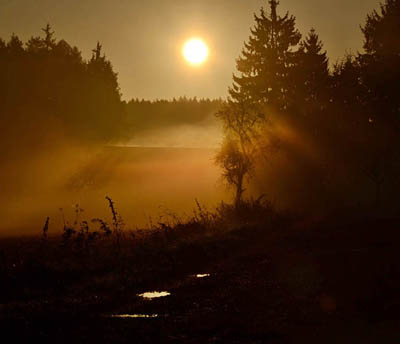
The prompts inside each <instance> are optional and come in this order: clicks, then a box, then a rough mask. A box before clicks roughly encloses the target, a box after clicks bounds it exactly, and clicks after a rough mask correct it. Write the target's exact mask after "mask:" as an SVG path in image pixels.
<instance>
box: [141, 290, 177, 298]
mask: <svg viewBox="0 0 400 344" xmlns="http://www.w3.org/2000/svg"><path fill="white" fill-rule="evenodd" d="M168 295H171V293H168V292H167V291H150V292H147V293H143V294H139V295H138V296H140V297H143V298H144V299H150V300H151V299H156V298H158V297H165V296H168Z"/></svg>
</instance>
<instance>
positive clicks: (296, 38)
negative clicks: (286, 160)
mask: <svg viewBox="0 0 400 344" xmlns="http://www.w3.org/2000/svg"><path fill="white" fill-rule="evenodd" d="M278 4H279V2H278V1H276V0H270V1H269V5H270V13H268V14H267V13H266V12H265V10H264V9H263V8H262V9H261V11H260V15H259V16H257V15H254V19H255V22H256V24H255V26H254V28H252V29H251V35H250V37H249V40H248V42H245V45H244V48H243V51H242V55H241V56H240V57H239V58H238V60H237V71H238V73H239V75H234V77H233V80H234V83H233V86H232V87H231V88H230V90H229V93H230V96H231V97H232V99H233V100H239V99H243V98H244V97H245V98H247V99H251V101H252V102H260V103H262V104H263V105H268V106H270V107H272V108H273V109H275V110H278V111H288V110H289V108H290V107H291V106H292V105H293V98H294V94H295V87H294V86H295V84H294V82H293V81H294V79H293V77H294V69H295V65H296V61H297V60H296V54H297V52H296V47H297V45H298V43H299V42H300V39H301V35H300V33H299V31H298V30H297V29H296V28H295V17H293V16H289V14H288V13H286V14H285V15H284V16H283V17H281V16H279V15H278V14H277V6H278Z"/></svg>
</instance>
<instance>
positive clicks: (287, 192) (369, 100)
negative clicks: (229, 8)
mask: <svg viewBox="0 0 400 344" xmlns="http://www.w3.org/2000/svg"><path fill="white" fill-rule="evenodd" d="M278 5H279V3H278V2H277V1H276V0H270V1H269V2H268V8H267V9H261V11H260V12H259V13H258V14H255V16H254V19H255V24H254V26H253V27H252V28H251V32H250V37H249V40H248V41H247V42H246V43H245V45H244V47H243V51H242V54H241V55H240V56H239V58H238V59H237V71H236V73H235V74H234V80H233V84H232V86H231V87H230V88H229V96H228V98H227V99H226V100H223V101H222V100H197V99H186V98H180V99H177V100H171V101H165V100H159V101H152V102H150V101H145V100H132V101H130V102H128V103H126V102H124V101H122V100H121V93H120V89H119V85H118V80H117V74H116V73H115V72H114V70H113V67H112V64H111V62H110V61H109V60H108V59H107V58H106V56H105V55H104V53H103V51H102V46H101V45H100V44H99V43H98V44H97V46H96V47H95V48H94V50H93V53H92V57H91V58H90V59H89V60H88V61H86V60H84V59H83V58H82V56H81V52H80V51H79V50H78V48H76V47H72V46H71V45H69V44H68V43H67V42H66V41H64V40H56V38H55V36H54V33H53V31H52V29H51V27H50V26H49V25H48V26H47V27H46V28H44V29H43V34H42V36H40V37H32V38H31V39H29V40H28V41H27V42H26V43H23V42H22V41H21V40H20V39H19V38H18V37H17V36H16V35H12V37H11V38H10V39H9V40H8V41H7V42H6V41H4V40H0V112H1V116H2V117H1V122H2V133H1V134H2V145H1V146H0V156H1V159H2V160H3V161H4V159H5V161H8V162H10V161H12V160H14V159H18V158H20V157H21V156H23V154H30V155H31V154H33V152H35V149H36V148H37V151H40V149H42V148H43V147H45V146H46V145H49V144H51V145H56V144H57V142H58V141H63V140H65V139H70V140H74V141H78V142H81V143H82V144H85V143H88V144H93V143H96V144H99V143H101V144H106V143H110V142H113V141H118V142H121V141H123V140H125V139H129V138H130V137H131V136H132V134H134V133H135V132H138V131H141V130H148V129H154V128H155V127H157V126H158V127H165V126H173V125H177V124H200V125H201V124H202V123H204V122H205V121H207V120H208V119H209V118H212V114H213V113H216V114H217V117H218V118H219V119H220V120H221V123H222V124H223V125H224V129H225V140H224V144H223V146H222V147H221V150H220V151H219V153H218V155H217V157H216V161H217V163H218V164H219V166H220V167H221V169H222V173H223V177H224V179H225V181H226V182H227V183H228V184H229V185H230V186H232V187H233V189H234V190H235V193H236V203H237V204H240V203H241V202H242V200H243V197H244V196H245V191H246V190H248V193H249V194H251V193H253V194H256V195H260V194H261V193H265V194H266V195H267V197H269V198H278V199H279V198H282V199H285V200H286V203H287V204H290V203H293V204H296V205H300V206H301V207H307V206H310V207H311V208H313V209H316V208H324V207H325V208H330V207H332V206H339V205H340V206H343V207H347V206H348V207H361V208H362V207H366V206H367V205H368V206H372V207H373V208H374V209H377V208H379V209H383V208H384V207H383V206H384V205H385V209H389V208H390V207H389V206H388V204H390V205H391V207H392V208H393V209H394V210H397V209H398V195H399V192H400V179H399V177H400V155H399V154H400V136H399V129H400V96H399V95H400V82H399V80H400V20H399V18H400V1H399V0H385V1H384V3H382V5H381V7H380V9H378V10H377V11H373V12H372V13H370V14H369V15H368V16H367V18H366V21H365V23H364V24H363V25H362V32H363V35H364V42H363V43H364V44H363V51H362V52H358V53H356V54H347V55H346V56H345V57H344V58H343V59H342V60H341V61H339V62H337V63H335V64H333V65H332V64H331V65H330V64H329V61H328V56H327V53H326V52H325V51H324V48H323V43H322V40H321V39H320V37H319V36H318V33H317V32H316V30H314V29H311V30H310V31H309V32H308V33H307V34H306V35H305V36H303V35H302V34H301V33H300V32H299V31H298V29H297V28H296V18H295V17H294V16H292V15H290V14H289V13H286V14H284V15H280V14H279V11H278ZM239 24H240V23H238V25H239ZM338 25H340V23H338Z"/></svg>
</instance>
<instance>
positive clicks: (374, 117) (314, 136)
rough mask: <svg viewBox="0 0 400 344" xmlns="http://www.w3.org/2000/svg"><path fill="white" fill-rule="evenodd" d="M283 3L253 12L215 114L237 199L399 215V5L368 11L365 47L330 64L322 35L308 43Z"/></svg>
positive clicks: (388, 0) (388, 1) (388, 2)
mask: <svg viewBox="0 0 400 344" xmlns="http://www.w3.org/2000/svg"><path fill="white" fill-rule="evenodd" d="M278 5H279V2H278V1H276V0H270V1H269V9H268V11H266V10H264V9H261V12H260V13H259V14H258V15H255V25H254V27H253V28H252V29H251V34H250V37H249V40H248V41H247V42H246V43H245V45H244V47H243V51H242V54H241V55H240V57H239V58H238V60H237V72H236V74H235V75H234V80H233V85H232V87H231V88H230V89H229V95H230V96H229V100H228V102H227V104H226V105H224V106H223V107H222V109H221V110H220V111H219V113H218V116H219V117H220V119H221V120H222V122H223V124H224V127H225V143H224V145H223V147H222V149H221V151H220V152H219V154H218V156H217V162H218V164H219V165H220V166H221V167H222V168H223V176H224V178H225V179H226V181H227V182H228V184H230V185H232V186H233V187H234V189H235V191H236V203H237V204H240V202H241V201H242V199H243V197H244V196H243V195H244V192H245V189H248V188H250V189H252V190H253V192H255V193H258V194H261V193H266V194H267V196H269V197H271V198H276V199H277V200H278V201H279V200H284V201H285V202H287V203H288V204H292V205H295V206H298V207H304V208H307V207H310V208H312V209H316V208H324V209H328V208H332V207H344V206H348V207H360V208H362V207H366V206H367V205H369V206H371V205H373V206H374V207H375V208H379V207H380V206H382V205H383V204H384V205H385V209H387V210H388V209H389V208H390V207H391V206H392V207H394V208H396V209H398V204H397V203H398V195H399V191H400V183H399V182H400V180H399V176H400V155H399V153H400V141H399V139H400V136H399V129H400V126H399V125H400V44H399V43H400V38H399V37H400V21H399V18H400V1H399V0H385V2H384V3H383V4H381V8H380V10H379V11H374V12H372V13H371V14H369V15H368V16H367V19H366V22H365V24H364V25H363V26H362V32H363V35H364V45H363V47H364V49H363V51H362V52H359V53H357V54H348V55H346V56H345V57H344V58H343V59H342V60H341V61H339V62H337V63H336V64H334V65H333V67H332V68H330V67H329V63H328V58H327V54H326V52H325V51H324V49H323V43H322V41H321V39H320V38H319V36H318V34H317V32H316V31H315V30H314V29H312V30H311V31H310V32H309V33H308V34H307V35H306V36H305V37H302V35H301V33H300V32H299V31H298V30H297V28H296V18H295V17H294V16H291V15H290V14H289V13H286V14H284V15H280V14H279V13H278Z"/></svg>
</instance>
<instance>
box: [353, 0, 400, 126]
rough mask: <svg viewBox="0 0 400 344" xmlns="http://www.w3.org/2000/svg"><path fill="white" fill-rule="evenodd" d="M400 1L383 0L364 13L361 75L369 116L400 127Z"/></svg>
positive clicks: (360, 57)
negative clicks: (378, 5)
mask: <svg viewBox="0 0 400 344" xmlns="http://www.w3.org/2000/svg"><path fill="white" fill-rule="evenodd" d="M399 18H400V0H385V2H384V3H382V4H381V9H380V13H378V12H377V11H373V12H372V13H371V14H369V15H368V16H367V20H366V23H365V26H364V27H362V31H363V33H364V38H365V40H364V50H365V53H364V54H360V56H359V61H360V64H361V71H362V74H361V77H362V82H363V85H364V86H365V87H366V89H367V91H368V97H367V99H366V100H365V101H366V103H367V104H366V105H367V106H368V107H369V108H371V109H372V112H373V114H372V116H374V117H375V118H376V119H377V120H379V121H384V122H386V123H387V124H388V125H389V126H394V127H396V128H397V130H398V129H400V98H399V94H400V83H399V80H400V19H399Z"/></svg>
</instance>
